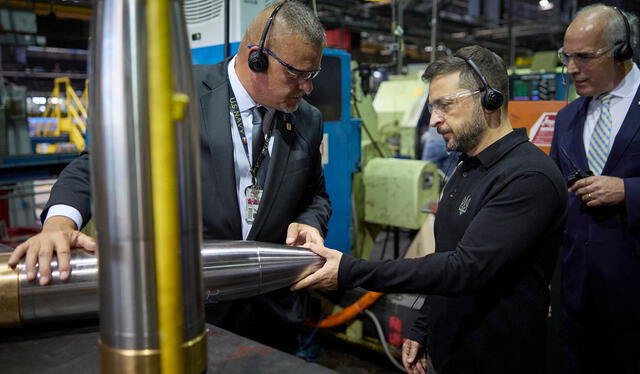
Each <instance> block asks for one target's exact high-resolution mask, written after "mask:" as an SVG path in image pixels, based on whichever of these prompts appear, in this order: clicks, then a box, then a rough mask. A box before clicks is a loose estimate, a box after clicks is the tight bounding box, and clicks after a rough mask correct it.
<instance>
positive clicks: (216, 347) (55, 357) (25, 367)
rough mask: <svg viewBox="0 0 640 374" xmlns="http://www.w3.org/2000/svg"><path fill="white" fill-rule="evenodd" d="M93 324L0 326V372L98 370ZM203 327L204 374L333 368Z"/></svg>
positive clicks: (55, 373) (86, 372)
mask: <svg viewBox="0 0 640 374" xmlns="http://www.w3.org/2000/svg"><path fill="white" fill-rule="evenodd" d="M97 329H98V327H97V326H95V325H94V326H91V325H89V326H86V327H73V328H68V329H62V330H59V329H47V330H33V329H27V330H9V331H7V330H5V331H2V330H0V372H1V373H3V374H14V373H15V374H24V373H51V374H58V373H59V374H73V373H82V374H91V373H99V372H100V369H99V357H98V331H97ZM207 329H208V348H207V349H208V360H209V364H208V370H207V373H274V374H275V373H310V374H316V373H317V374H328V373H335V372H334V371H332V370H330V369H327V368H325V367H323V366H320V365H317V364H312V363H308V362H306V361H304V360H302V359H300V358H297V357H295V356H293V355H290V354H287V353H284V352H281V351H278V350H276V349H275V348H271V347H268V346H265V345H262V344H260V343H257V342H255V341H252V340H249V339H247V338H244V337H241V336H239V335H236V334H233V333H231V332H228V331H226V330H223V329H220V328H218V327H215V326H212V325H207Z"/></svg>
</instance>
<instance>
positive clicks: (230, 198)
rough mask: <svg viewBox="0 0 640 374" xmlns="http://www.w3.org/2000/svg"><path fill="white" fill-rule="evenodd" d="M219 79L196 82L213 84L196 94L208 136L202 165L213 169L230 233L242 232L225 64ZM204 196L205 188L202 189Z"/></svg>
mask: <svg viewBox="0 0 640 374" xmlns="http://www.w3.org/2000/svg"><path fill="white" fill-rule="evenodd" d="M222 66H223V67H224V71H223V72H222V74H223V75H221V76H220V78H221V79H222V80H221V81H211V80H212V79H209V81H207V82H199V83H200V84H205V85H206V86H207V87H213V89H211V90H210V91H209V92H205V93H204V94H203V95H202V96H200V105H201V106H202V113H203V115H204V118H203V119H204V120H203V121H202V122H203V128H201V131H203V132H205V133H206V135H207V138H208V140H209V141H208V143H209V150H210V152H211V160H212V163H211V164H210V165H205V166H206V167H212V168H213V175H214V178H213V182H214V184H215V185H216V189H215V191H217V193H218V196H216V198H217V199H220V202H221V204H222V205H223V206H224V209H225V210H226V213H225V216H226V217H227V218H228V221H229V225H230V227H231V230H232V232H236V233H237V232H239V233H241V232H242V226H241V224H240V220H241V218H240V208H239V205H238V195H237V194H236V190H237V188H236V182H235V180H236V177H235V171H234V163H233V142H232V140H231V133H230V131H231V130H230V127H229V126H230V121H229V115H228V113H229V106H228V103H229V79H228V77H227V71H226V64H223V65H222ZM202 193H203V195H205V196H206V194H207V191H202Z"/></svg>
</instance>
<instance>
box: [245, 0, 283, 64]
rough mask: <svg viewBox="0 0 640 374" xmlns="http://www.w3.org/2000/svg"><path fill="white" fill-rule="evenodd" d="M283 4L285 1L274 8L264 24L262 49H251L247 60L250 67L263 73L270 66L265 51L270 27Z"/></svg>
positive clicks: (260, 44)
mask: <svg viewBox="0 0 640 374" xmlns="http://www.w3.org/2000/svg"><path fill="white" fill-rule="evenodd" d="M283 5H284V3H282V4H280V5H278V6H277V7H276V8H275V9H274V10H273V12H271V15H270V16H269V18H268V19H267V23H266V24H265V25H264V30H262V36H261V37H260V43H259V46H260V49H258V50H255V51H251V53H249V58H248V59H247V62H248V63H249V69H251V70H252V71H255V72H256V73H263V72H265V71H267V69H268V68H269V59H268V58H267V55H266V54H265V53H264V42H265V40H266V39H267V34H268V33H269V29H270V28H271V24H272V23H273V19H274V18H275V16H276V14H278V12H279V11H280V8H282V6H283Z"/></svg>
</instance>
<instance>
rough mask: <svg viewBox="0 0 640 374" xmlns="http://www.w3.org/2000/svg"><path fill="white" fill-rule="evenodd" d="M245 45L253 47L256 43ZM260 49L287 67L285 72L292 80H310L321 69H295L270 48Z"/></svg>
mask: <svg viewBox="0 0 640 374" xmlns="http://www.w3.org/2000/svg"><path fill="white" fill-rule="evenodd" d="M247 47H248V48H254V47H257V46H256V45H249V46H247ZM262 50H263V51H265V52H267V53H268V54H269V56H271V57H273V58H275V59H276V61H278V62H279V63H280V65H282V66H284V67H285V68H286V69H287V73H289V77H290V78H291V79H292V80H297V81H305V82H306V81H308V80H311V79H313V78H315V77H317V76H318V74H320V70H322V69H318V70H300V69H296V68H294V67H293V66H291V65H289V64H287V63H286V62H284V61H283V60H282V59H281V58H280V57H278V56H277V55H276V54H275V53H273V52H272V51H271V50H270V49H267V48H262Z"/></svg>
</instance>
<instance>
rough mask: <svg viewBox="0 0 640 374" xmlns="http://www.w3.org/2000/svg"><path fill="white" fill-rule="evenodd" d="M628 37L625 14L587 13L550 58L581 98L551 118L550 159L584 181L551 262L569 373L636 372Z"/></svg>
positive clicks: (636, 116)
mask: <svg viewBox="0 0 640 374" xmlns="http://www.w3.org/2000/svg"><path fill="white" fill-rule="evenodd" d="M625 18H626V19H625ZM634 26H635V27H634ZM636 30H637V19H636V18H635V17H633V16H632V15H630V14H624V15H623V13H622V12H621V11H619V10H618V9H615V8H611V7H608V6H604V5H600V4H599V5H595V6H590V7H587V8H584V9H583V10H581V11H580V12H579V13H578V14H577V15H576V17H575V19H574V20H573V21H572V22H571V24H570V25H569V27H568V29H567V31H566V33H565V37H564V44H563V47H562V48H561V49H560V51H559V56H560V59H561V60H562V61H563V62H564V63H565V64H566V66H567V73H568V74H570V75H571V77H572V78H573V81H574V83H575V87H576V92H577V93H578V94H579V95H580V96H582V97H581V98H579V99H577V100H575V101H573V102H572V103H571V104H569V105H568V106H567V107H566V108H564V109H562V110H561V111H560V112H559V113H558V117H557V119H556V125H555V134H554V139H553V144H552V147H551V157H552V158H553V159H554V160H555V162H556V163H557V164H558V166H559V167H560V169H561V170H562V172H563V174H565V175H567V176H570V175H572V174H576V172H577V171H578V169H581V170H582V172H583V174H586V173H588V172H587V171H588V170H590V171H591V172H592V173H593V176H588V175H585V177H584V178H582V179H579V180H578V181H577V182H575V183H574V184H573V185H572V186H570V188H569V191H570V196H569V215H568V221H567V227H566V231H565V234H564V243H563V246H564V249H563V252H562V255H561V295H562V321H563V330H564V331H563V333H564V334H563V335H564V339H563V344H564V345H565V347H564V348H565V357H566V358H567V362H566V363H567V366H568V367H567V368H566V369H567V370H566V371H567V372H569V373H604V372H607V373H640V356H639V355H638V353H637V347H638V342H640V297H638V295H640V89H639V86H640V70H638V67H637V66H636V65H635V64H634V63H633V62H632V60H631V58H632V56H633V52H632V50H631V45H633V41H635V40H637V31H636ZM574 165H575V166H574ZM578 173H579V172H578ZM570 179H573V178H570Z"/></svg>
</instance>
